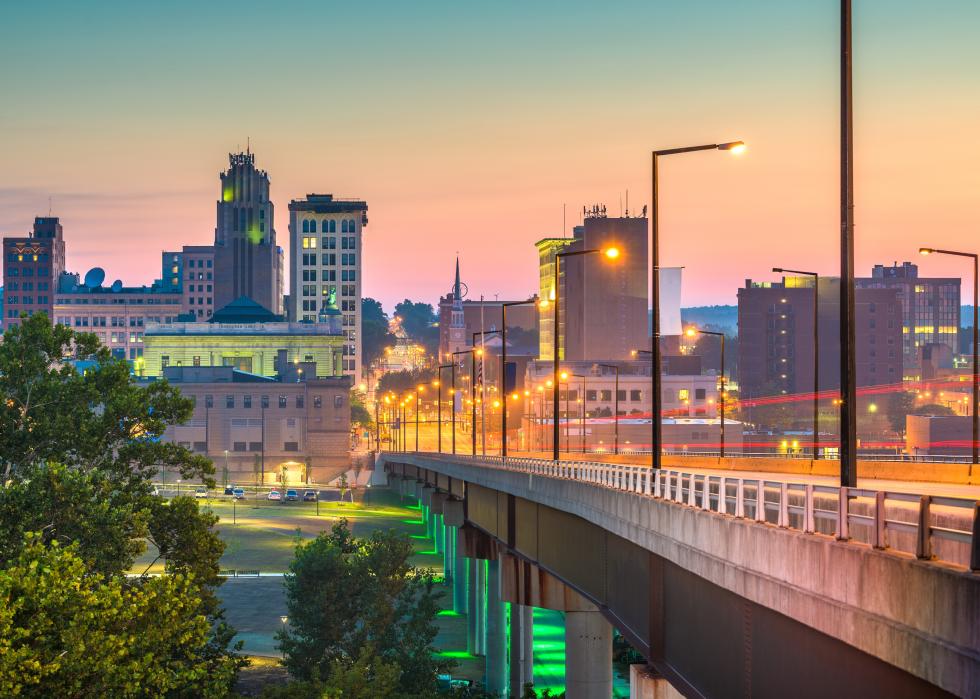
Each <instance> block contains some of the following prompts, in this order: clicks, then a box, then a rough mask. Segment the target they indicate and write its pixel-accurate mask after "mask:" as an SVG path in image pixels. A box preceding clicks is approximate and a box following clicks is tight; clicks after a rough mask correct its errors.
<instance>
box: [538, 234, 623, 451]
mask: <svg viewBox="0 0 980 699" xmlns="http://www.w3.org/2000/svg"><path fill="white" fill-rule="evenodd" d="M593 253H595V254H600V253H601V254H602V255H605V257H606V258H607V259H609V260H615V259H618V258H619V248H615V247H609V248H603V249H601V250H600V249H599V248H590V249H588V250H573V251H571V252H556V253H555V327H554V331H553V332H552V339H553V342H552V344H553V349H552V355H553V356H552V372H551V375H552V388H553V393H552V411H551V412H552V415H551V422H552V441H553V445H552V452H551V455H552V459H553V460H554V461H558V460H559V458H561V455H560V454H559V447H560V446H561V445H560V444H559V437H560V430H559V428H558V410H559V406H558V362H559V358H558V357H559V351H558V350H559V347H560V345H561V342H560V339H561V333H560V332H559V329H558V304H559V299H560V298H561V291H560V290H559V288H560V287H561V259H562V258H563V257H578V256H579V255H591V254H593ZM566 288H567V285H566Z"/></svg>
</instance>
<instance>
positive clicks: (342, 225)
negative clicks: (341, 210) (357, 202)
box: [340, 219, 347, 233]
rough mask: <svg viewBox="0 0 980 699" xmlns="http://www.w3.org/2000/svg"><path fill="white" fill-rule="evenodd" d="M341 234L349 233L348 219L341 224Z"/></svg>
mask: <svg viewBox="0 0 980 699" xmlns="http://www.w3.org/2000/svg"><path fill="white" fill-rule="evenodd" d="M340 232H341V233H346V232H347V219H344V220H343V221H342V222H341V224H340Z"/></svg>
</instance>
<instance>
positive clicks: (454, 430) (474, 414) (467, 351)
mask: <svg viewBox="0 0 980 699" xmlns="http://www.w3.org/2000/svg"><path fill="white" fill-rule="evenodd" d="M458 354H469V355H472V367H471V369H470V376H475V374H476V348H471V349H467V350H459V351H457V352H453V371H452V380H453V388H452V394H453V454H455V453H456V355H458ZM473 429H476V404H475V403H474V404H473ZM472 439H473V456H476V433H474V434H473V435H472Z"/></svg>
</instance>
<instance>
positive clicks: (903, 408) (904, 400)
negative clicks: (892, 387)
mask: <svg viewBox="0 0 980 699" xmlns="http://www.w3.org/2000/svg"><path fill="white" fill-rule="evenodd" d="M914 409H915V394H914V393H912V392H911V391H898V392H897V393H893V394H891V395H890V396H888V425H889V427H891V428H892V431H894V432H898V433H902V432H905V416H906V415H909V414H912V411H913V410H914Z"/></svg>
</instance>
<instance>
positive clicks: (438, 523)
mask: <svg viewBox="0 0 980 699" xmlns="http://www.w3.org/2000/svg"><path fill="white" fill-rule="evenodd" d="M432 517H433V519H434V521H435V536H433V537H432V538H433V539H434V541H435V544H436V545H435V546H434V547H433V550H435V551H438V552H439V553H442V552H443V551H445V550H446V538H445V535H446V530H445V527H443V526H442V515H432Z"/></svg>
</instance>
